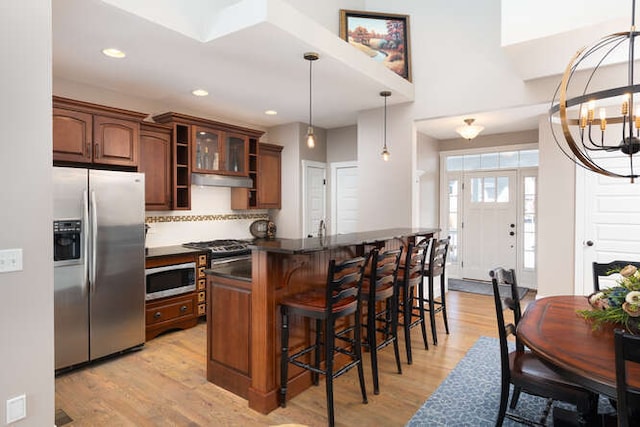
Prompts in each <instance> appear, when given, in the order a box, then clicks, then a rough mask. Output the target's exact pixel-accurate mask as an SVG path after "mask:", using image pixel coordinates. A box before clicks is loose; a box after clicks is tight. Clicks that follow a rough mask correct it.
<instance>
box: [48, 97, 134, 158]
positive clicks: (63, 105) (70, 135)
mask: <svg viewBox="0 0 640 427" xmlns="http://www.w3.org/2000/svg"><path fill="white" fill-rule="evenodd" d="M145 117H146V114H145V113H138V112H135V111H128V110H122V109H119V108H112V107H106V106H103V105H97V104H90V103H88V102H83V101H77V100H72V99H67V98H61V97H56V96H54V97H53V117H52V121H53V161H54V162H55V163H58V164H68V163H82V164H96V165H109V166H126V167H131V168H137V167H138V161H139V160H138V158H139V138H140V122H141V121H142V120H143V119H144V118H145Z"/></svg>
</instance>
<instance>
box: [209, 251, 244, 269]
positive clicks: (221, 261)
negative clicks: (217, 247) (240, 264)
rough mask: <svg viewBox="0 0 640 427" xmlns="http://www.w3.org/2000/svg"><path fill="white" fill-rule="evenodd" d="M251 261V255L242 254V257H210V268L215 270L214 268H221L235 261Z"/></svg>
mask: <svg viewBox="0 0 640 427" xmlns="http://www.w3.org/2000/svg"><path fill="white" fill-rule="evenodd" d="M248 260H251V254H250V253H249V254H242V255H233V256H228V257H212V258H211V268H215V267H216V266H221V265H225V264H229V263H231V262H236V261H248Z"/></svg>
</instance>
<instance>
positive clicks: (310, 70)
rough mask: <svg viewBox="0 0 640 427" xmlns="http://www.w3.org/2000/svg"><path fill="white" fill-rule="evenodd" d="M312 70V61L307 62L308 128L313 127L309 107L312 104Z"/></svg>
mask: <svg viewBox="0 0 640 427" xmlns="http://www.w3.org/2000/svg"><path fill="white" fill-rule="evenodd" d="M312 70H313V61H309V127H313V124H312V120H311V118H312V116H311V105H312V103H313V92H312V90H311V83H312V79H311V72H312Z"/></svg>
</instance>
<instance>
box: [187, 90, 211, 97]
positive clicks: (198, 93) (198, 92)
mask: <svg viewBox="0 0 640 427" xmlns="http://www.w3.org/2000/svg"><path fill="white" fill-rule="evenodd" d="M191 94H192V95H194V96H207V95H209V92H207V91H206V90H204V89H194V90H192V91H191Z"/></svg>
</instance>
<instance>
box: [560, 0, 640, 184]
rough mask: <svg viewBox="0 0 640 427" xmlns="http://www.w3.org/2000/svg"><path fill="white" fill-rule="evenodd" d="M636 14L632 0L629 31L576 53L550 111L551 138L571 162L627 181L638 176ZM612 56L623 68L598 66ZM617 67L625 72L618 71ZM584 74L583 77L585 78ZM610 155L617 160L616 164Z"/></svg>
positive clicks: (639, 116)
mask: <svg viewBox="0 0 640 427" xmlns="http://www.w3.org/2000/svg"><path fill="white" fill-rule="evenodd" d="M635 12H636V2H635V0H633V1H632V6H631V28H630V29H629V30H628V31H623V32H619V33H613V34H610V35H608V36H605V37H603V38H601V39H600V40H598V41H596V42H595V43H594V44H592V45H589V46H585V47H583V48H582V49H580V50H578V52H576V54H575V55H574V56H573V58H571V60H570V61H569V64H568V65H567V68H566V69H565V72H564V75H563V76H562V81H561V82H560V85H559V86H558V89H556V93H555V94H554V97H553V101H552V103H551V109H550V110H549V122H550V125H551V132H552V134H553V138H554V139H555V141H556V144H557V145H558V147H559V148H560V150H561V151H562V152H563V153H564V154H565V155H566V156H567V157H568V158H569V159H570V160H571V161H573V162H574V163H575V164H576V165H578V166H581V167H583V168H585V169H588V170H591V171H593V172H596V173H599V174H602V175H606V176H610V177H618V178H627V179H630V180H631V182H634V180H635V178H637V177H638V176H640V173H639V171H638V164H639V163H640V162H638V161H637V160H636V161H635V162H634V158H635V156H636V155H637V154H638V151H640V108H639V107H640V96H638V95H637V94H638V92H640V85H639V84H638V83H637V82H636V80H635V76H634V65H635V64H634V61H635V58H634V55H635V49H636V46H635V41H636V38H637V37H638V36H639V35H640V33H639V32H637V31H636V27H635V15H636V13H635ZM614 58H624V60H625V61H624V63H625V65H626V67H620V68H618V67H615V68H614V67H602V69H601V66H602V65H610V64H612V63H614V62H616V61H615V59H614ZM618 62H619V61H618ZM605 68H607V71H606V75H605V72H604V69H605ZM616 69H619V70H620V71H622V70H623V69H624V71H622V72H616ZM587 70H588V71H587ZM582 75H586V77H587V78H586V79H583V78H582ZM584 82H586V84H585V83H584ZM598 104H599V105H598ZM611 105H614V106H615V110H616V113H615V114H613V117H611V116H610V117H609V118H607V110H606V108H605V107H607V106H609V109H610V111H609V114H611V113H612V110H614V108H611ZM634 105H635V109H634ZM596 106H599V107H600V108H599V111H598V113H599V114H598V116H599V117H598V118H595V109H596ZM618 111H619V114H618V113H617V112H618ZM556 123H560V125H561V127H562V135H560V134H559V132H557V130H556V129H554V128H555V126H554V124H556ZM634 127H635V130H634ZM598 128H599V129H598ZM607 130H608V132H606V131H607ZM556 133H558V135H556ZM607 152H609V153H610V154H606V153H607ZM613 158H615V159H617V160H618V161H617V162H616V164H615V166H614V165H613V164H612V163H614V162H615V160H614V159H613ZM621 160H622V163H620V161H621Z"/></svg>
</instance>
